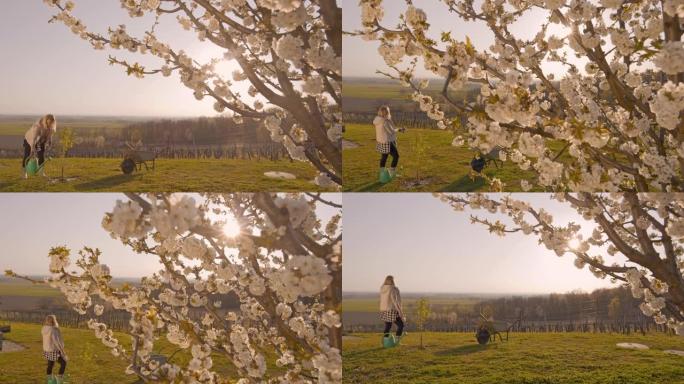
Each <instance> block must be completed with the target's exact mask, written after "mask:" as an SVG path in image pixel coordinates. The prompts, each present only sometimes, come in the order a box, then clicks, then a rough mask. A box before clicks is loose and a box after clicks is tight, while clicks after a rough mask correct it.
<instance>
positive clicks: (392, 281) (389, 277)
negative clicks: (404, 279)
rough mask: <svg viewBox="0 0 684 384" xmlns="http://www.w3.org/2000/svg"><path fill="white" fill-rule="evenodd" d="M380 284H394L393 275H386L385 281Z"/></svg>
mask: <svg viewBox="0 0 684 384" xmlns="http://www.w3.org/2000/svg"><path fill="white" fill-rule="evenodd" d="M382 285H392V286H393V285H394V276H392V275H387V277H385V282H384V283H382Z"/></svg>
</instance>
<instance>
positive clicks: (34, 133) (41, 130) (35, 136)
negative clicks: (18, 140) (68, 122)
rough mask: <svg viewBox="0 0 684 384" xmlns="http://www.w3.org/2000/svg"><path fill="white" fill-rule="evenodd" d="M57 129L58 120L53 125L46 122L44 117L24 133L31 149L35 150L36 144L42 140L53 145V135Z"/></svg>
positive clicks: (48, 144)
mask: <svg viewBox="0 0 684 384" xmlns="http://www.w3.org/2000/svg"><path fill="white" fill-rule="evenodd" d="M56 131H57V122H54V123H52V125H51V126H49V127H48V126H47V125H46V124H45V120H44V118H41V119H39V120H38V121H36V122H35V123H33V125H32V126H31V128H29V130H28V131H26V134H25V135H24V139H26V142H27V143H29V145H30V146H31V150H32V151H35V149H36V145H37V144H38V142H40V141H41V140H45V141H46V144H47V146H48V147H49V146H50V145H52V135H53V134H54V133H55V132H56Z"/></svg>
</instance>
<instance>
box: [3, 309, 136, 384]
mask: <svg viewBox="0 0 684 384" xmlns="http://www.w3.org/2000/svg"><path fill="white" fill-rule="evenodd" d="M40 328H41V326H40V325H37V324H19V323H14V324H12V331H11V332H10V333H8V334H6V335H5V339H7V340H11V341H14V342H16V343H19V344H21V345H23V346H24V347H26V349H25V350H23V351H20V352H11V353H0V378H2V380H0V381H1V382H3V383H14V384H35V383H44V382H45V366H46V361H45V359H44V358H43V352H42V351H43V344H42V339H41V334H40ZM62 335H63V337H64V344H65V346H66V352H67V357H68V358H69V361H68V362H67V370H66V373H67V374H68V375H69V377H70V379H71V381H70V383H72V384H85V383H89V384H90V383H92V384H97V383H103V384H104V383H132V382H134V381H135V379H134V378H133V377H132V376H127V375H126V374H125V373H124V371H125V369H126V366H127V364H126V363H125V362H123V361H121V360H118V359H115V358H114V357H113V356H112V355H111V353H110V352H109V351H108V350H107V348H106V347H105V346H103V345H102V343H100V341H99V340H98V339H97V338H95V335H94V334H93V332H92V331H90V330H84V329H71V328H62ZM119 336H120V335H119ZM120 341H121V342H122V343H124V344H126V345H130V338H129V337H121V338H120ZM58 367H59V365H58V364H57V365H56V367H55V368H58ZM54 372H56V370H55V371H54Z"/></svg>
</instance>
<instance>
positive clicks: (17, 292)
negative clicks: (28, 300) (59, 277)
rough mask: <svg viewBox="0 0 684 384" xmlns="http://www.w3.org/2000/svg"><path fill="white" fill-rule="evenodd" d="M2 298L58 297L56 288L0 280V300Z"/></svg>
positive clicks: (25, 282)
mask: <svg viewBox="0 0 684 384" xmlns="http://www.w3.org/2000/svg"><path fill="white" fill-rule="evenodd" d="M2 296H28V297H59V296H61V294H60V292H59V290H58V289H57V288H52V287H50V286H49V285H45V284H31V283H30V282H27V281H22V280H4V279H3V280H0V298H1V297H2Z"/></svg>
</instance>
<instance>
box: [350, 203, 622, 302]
mask: <svg viewBox="0 0 684 384" xmlns="http://www.w3.org/2000/svg"><path fill="white" fill-rule="evenodd" d="M514 197H515V198H517V199H520V200H526V201H530V202H532V203H533V204H534V205H535V206H538V207H544V208H546V209H547V210H549V211H550V212H552V214H553V215H554V218H555V220H554V224H556V223H558V224H566V223H567V222H569V221H574V222H576V223H580V224H581V225H582V232H583V235H584V236H585V237H586V236H589V235H590V234H591V231H592V229H593V225H592V223H590V222H587V221H585V220H583V219H582V218H581V217H580V216H578V215H577V214H576V213H575V211H574V210H572V208H569V206H567V205H565V204H560V203H558V202H556V201H554V200H550V197H549V195H547V194H542V193H534V194H516V196H514ZM471 213H477V214H480V215H481V216H485V217H493V216H491V215H487V214H486V212H484V211H472V210H469V211H465V212H456V211H454V210H453V209H451V207H450V206H449V205H447V204H445V203H442V202H441V201H439V200H438V199H437V198H435V197H433V196H432V194H429V193H345V194H344V224H345V228H344V229H345V231H344V261H343V265H344V279H343V290H344V291H345V292H375V291H377V290H378V289H379V287H380V285H382V282H383V280H384V278H385V276H386V275H393V276H394V278H395V281H396V283H397V286H398V287H399V288H400V289H401V290H402V291H403V292H433V293H435V292H443V293H500V294H525V293H551V292H568V291H571V290H575V289H582V290H584V291H592V290H594V289H597V288H602V287H608V286H610V285H611V283H610V280H608V279H606V280H600V279H598V278H596V277H594V275H593V274H591V272H589V270H588V269H587V268H585V269H582V270H580V269H577V268H576V267H575V266H574V264H573V261H574V257H573V256H571V255H566V256H564V257H558V256H556V254H555V253H554V252H553V251H550V250H547V249H546V247H544V246H539V245H538V244H537V239H536V238H535V237H533V236H525V235H523V234H520V233H515V234H510V235H508V236H506V237H498V236H496V235H492V234H489V232H488V231H487V229H486V228H485V227H484V226H482V225H476V224H471V223H470V214H471ZM505 219H506V218H503V219H502V221H503V222H507V221H506V220H505ZM604 257H605V259H606V260H607V261H613V260H615V261H617V262H621V261H622V260H620V259H613V258H611V257H610V256H607V255H604Z"/></svg>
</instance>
